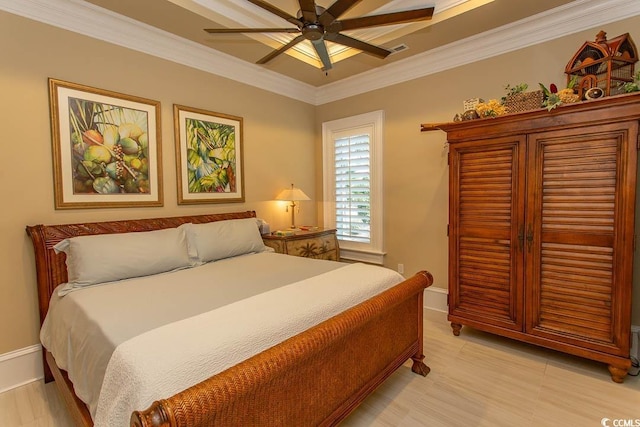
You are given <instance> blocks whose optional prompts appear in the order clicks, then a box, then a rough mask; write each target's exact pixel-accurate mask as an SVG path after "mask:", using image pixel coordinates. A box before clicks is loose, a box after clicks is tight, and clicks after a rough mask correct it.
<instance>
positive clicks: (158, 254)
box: [54, 228, 193, 295]
mask: <svg viewBox="0 0 640 427" xmlns="http://www.w3.org/2000/svg"><path fill="white" fill-rule="evenodd" d="M54 249H55V251H56V252H65V253H66V254H67V261H66V263H67V273H68V278H69V281H68V282H67V283H66V284H65V285H64V286H63V287H62V288H61V289H60V290H59V291H58V294H59V295H65V294H67V293H69V292H71V291H72V290H74V289H77V288H81V287H84V286H90V285H95V284H99V283H104V282H113V281H116V280H122V279H128V278H130V277H140V276H149V275H152V274H157V273H163V272H165V271H172V270H179V269H182V268H186V267H191V266H193V263H192V261H191V259H190V257H189V252H188V246H187V238H186V235H185V232H184V230H183V229H181V228H168V229H165V230H156V231H144V232H132V233H116V234H99V235H95V236H79V237H73V238H70V239H65V240H63V241H61V242H60V243H58V244H57V245H55V246H54Z"/></svg>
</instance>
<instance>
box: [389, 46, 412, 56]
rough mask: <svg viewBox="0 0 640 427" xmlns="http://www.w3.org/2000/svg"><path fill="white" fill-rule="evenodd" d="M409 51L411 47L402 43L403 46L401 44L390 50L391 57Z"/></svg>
mask: <svg viewBox="0 0 640 427" xmlns="http://www.w3.org/2000/svg"><path fill="white" fill-rule="evenodd" d="M407 49H409V46H407V45H406V44H404V43H402V44H399V45H398V46H396V47H392V48H391V49H389V50H390V51H391V53H390V55H394V54H396V53H399V52H403V51H405V50H407Z"/></svg>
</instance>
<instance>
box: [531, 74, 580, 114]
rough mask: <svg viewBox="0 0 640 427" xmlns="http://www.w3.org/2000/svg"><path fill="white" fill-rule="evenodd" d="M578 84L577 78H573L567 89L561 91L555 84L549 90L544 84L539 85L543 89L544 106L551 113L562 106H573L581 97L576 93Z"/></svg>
mask: <svg viewBox="0 0 640 427" xmlns="http://www.w3.org/2000/svg"><path fill="white" fill-rule="evenodd" d="M577 83H578V77H577V76H573V77H572V78H571V80H570V81H569V83H568V84H567V87H566V88H564V89H561V90H558V87H557V86H556V85H555V84H553V83H551V84H550V85H549V89H547V87H546V86H545V85H543V84H542V83H538V84H539V85H540V89H542V93H543V94H544V98H543V99H544V100H543V101H542V106H543V107H546V108H547V110H548V111H551V110H553V109H554V108H556V107H557V106H558V105H560V104H572V103H574V102H579V101H580V97H579V96H578V95H576V93H575V86H576V84H577Z"/></svg>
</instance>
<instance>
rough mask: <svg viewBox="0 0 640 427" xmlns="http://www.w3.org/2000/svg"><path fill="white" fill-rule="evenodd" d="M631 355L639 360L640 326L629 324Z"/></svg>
mask: <svg viewBox="0 0 640 427" xmlns="http://www.w3.org/2000/svg"><path fill="white" fill-rule="evenodd" d="M631 357H634V358H635V359H636V362H637V361H640V326H635V325H631Z"/></svg>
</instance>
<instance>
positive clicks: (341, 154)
mask: <svg viewBox="0 0 640 427" xmlns="http://www.w3.org/2000/svg"><path fill="white" fill-rule="evenodd" d="M383 120H384V113H383V112H382V111H374V112H372V113H366V114H361V115H358V116H354V117H348V118H344V119H339V120H333V121H330V122H325V123H323V124H322V140H323V144H322V145H323V166H324V183H323V184H324V185H323V188H324V223H325V226H327V227H332V228H335V229H336V234H337V236H338V240H339V241H340V256H341V258H345V259H352V260H356V261H364V262H371V263H376V264H382V263H383V256H384V253H383V245H382V134H383V132H382V126H383Z"/></svg>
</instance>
